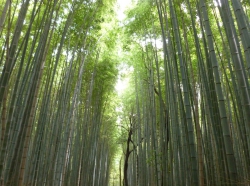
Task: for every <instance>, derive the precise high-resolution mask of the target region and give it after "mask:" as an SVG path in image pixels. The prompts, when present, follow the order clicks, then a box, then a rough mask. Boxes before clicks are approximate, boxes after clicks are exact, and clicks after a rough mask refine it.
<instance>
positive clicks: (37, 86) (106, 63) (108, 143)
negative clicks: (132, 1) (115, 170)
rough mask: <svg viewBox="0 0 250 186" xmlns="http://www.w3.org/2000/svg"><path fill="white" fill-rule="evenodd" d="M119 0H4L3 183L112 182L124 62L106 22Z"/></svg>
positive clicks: (0, 51) (11, 185)
mask: <svg viewBox="0 0 250 186" xmlns="http://www.w3.org/2000/svg"><path fill="white" fill-rule="evenodd" d="M103 3H105V6H104V4H103ZM111 3H112V2H111V1H106V2H101V1H83V0H80V1H78V0H73V1H63V0H53V1H50V0H48V1H40V0H25V1H10V0H7V1H0V4H1V6H2V5H4V7H1V10H3V11H1V33H0V34H1V41H0V43H1V49H0V56H1V57H0V60H1V80H0V81H1V90H0V97H1V98H0V100H1V151H0V159H1V163H0V174H1V185H6V186H7V185H9V186H14V185H107V184H108V180H109V170H110V166H111V160H112V156H113V155H114V152H115V145H114V144H115V142H114V135H113V134H112V133H115V127H114V125H115V121H116V120H115V118H114V117H113V116H110V115H108V113H111V112H112V109H113V108H114V107H113V105H112V104H113V102H111V101H110V100H111V98H112V97H114V96H115V95H113V94H114V87H113V85H114V84H115V81H116V74H117V69H116V68H115V61H114V57H113V55H112V54H111V52H109V50H110V51H112V48H113V47H114V44H112V43H110V42H109V41H108V40H107V34H106V35H105V32H104V30H105V29H104V30H103V29H102V28H101V25H102V24H103V23H104V19H110V18H108V17H107V16H106V17H105V16H104V15H105V14H107V12H109V13H112V11H113V10H112V7H113V6H111V5H112V4H111ZM109 6H110V7H109ZM114 24H115V23H114ZM113 35H116V34H115V33H113ZM113 37H115V36H113ZM99 41H102V45H100V44H98V43H99ZM112 126H113V127H112Z"/></svg>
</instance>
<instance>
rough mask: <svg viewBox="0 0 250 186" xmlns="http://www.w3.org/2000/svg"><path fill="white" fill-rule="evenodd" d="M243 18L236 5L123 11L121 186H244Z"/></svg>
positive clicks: (243, 8) (164, 1)
mask: <svg viewBox="0 0 250 186" xmlns="http://www.w3.org/2000/svg"><path fill="white" fill-rule="evenodd" d="M249 17H250V3H249V1H240V0H232V1H227V0H220V1H216V0H214V1H209V0H208V1H204V0H194V1H192V0H184V1H178V0H154V1H137V3H136V6H135V7H134V8H132V9H130V10H129V11H128V12H127V19H126V20H125V22H124V26H125V29H124V34H125V35H126V36H127V37H126V38H125V39H124V41H125V42H124V46H123V48H124V50H125V52H126V55H127V58H129V60H128V61H129V62H128V63H129V65H131V66H133V68H134V72H133V75H132V76H131V86H132V87H133V88H131V89H130V90H129V91H128V92H130V95H132V96H130V97H131V98H130V100H129V101H126V100H128V95H129V93H126V94H125V95H124V104H125V106H126V108H125V109H124V110H127V111H130V112H128V114H127V116H124V121H125V122H124V123H125V125H126V126H127V134H126V133H125V135H124V137H126V139H127V141H126V143H123V154H124V155H123V156H122V157H121V162H124V171H123V172H124V173H123V174H124V180H120V182H122V183H123V184H124V185H125V186H128V185H143V186H144V185H148V186H151V185H155V186H162V185H164V186H165V185H178V186H179V185H192V186H193V185H200V186H203V185H211V186H214V185H250V179H249V178H250V175H249V173H250V162H249V155H250V154H249V153H250V148H249V143H250V139H249V124H250V121H249V116H250V115H249V113H250V110H249V109H250V105H249V103H250V99H249V98H250V97H249V96H250V91H249V90H250V89H249V88H250V87H249V75H250V74H249V64H250V63H249V62H250V56H249V52H250V47H249V46H250V22H249ZM131 91H133V93H131ZM131 131H132V132H131ZM127 148H129V149H130V150H129V151H126V149H127ZM126 163H128V166H127V165H126Z"/></svg>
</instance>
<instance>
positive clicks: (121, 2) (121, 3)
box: [117, 0, 132, 21]
mask: <svg viewBox="0 0 250 186" xmlns="http://www.w3.org/2000/svg"><path fill="white" fill-rule="evenodd" d="M117 4H118V8H117V17H118V20H119V21H122V20H123V19H124V18H125V17H126V16H125V14H124V11H125V10H126V8H127V7H128V6H129V5H131V4H132V2H131V0H117Z"/></svg>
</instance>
